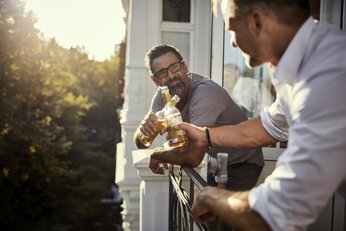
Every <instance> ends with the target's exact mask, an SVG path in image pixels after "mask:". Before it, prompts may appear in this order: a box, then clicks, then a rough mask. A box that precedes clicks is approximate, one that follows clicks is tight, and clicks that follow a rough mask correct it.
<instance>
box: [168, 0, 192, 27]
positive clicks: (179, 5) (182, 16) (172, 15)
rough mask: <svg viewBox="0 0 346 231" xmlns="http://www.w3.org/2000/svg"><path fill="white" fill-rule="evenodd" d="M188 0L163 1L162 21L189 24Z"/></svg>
mask: <svg viewBox="0 0 346 231" xmlns="http://www.w3.org/2000/svg"><path fill="white" fill-rule="evenodd" d="M190 8H191V1H190V0H163V6H162V20H163V21H168V22H190Z"/></svg>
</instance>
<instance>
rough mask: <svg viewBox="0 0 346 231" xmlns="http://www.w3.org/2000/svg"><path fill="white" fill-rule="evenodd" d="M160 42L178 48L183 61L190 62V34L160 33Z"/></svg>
mask: <svg viewBox="0 0 346 231" xmlns="http://www.w3.org/2000/svg"><path fill="white" fill-rule="evenodd" d="M162 42H163V43H166V44H170V45H173V46H175V47H176V48H178V50H179V51H180V52H181V55H182V56H183V58H184V59H186V60H187V61H189V62H190V34H189V33H187V32H172V31H163V32H162Z"/></svg>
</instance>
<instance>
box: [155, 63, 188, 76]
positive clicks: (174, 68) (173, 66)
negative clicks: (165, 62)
mask: <svg viewBox="0 0 346 231" xmlns="http://www.w3.org/2000/svg"><path fill="white" fill-rule="evenodd" d="M182 62H184V60H181V61H178V62H175V63H173V64H171V65H169V66H168V67H167V68H162V69H161V70H158V71H156V72H154V73H153V76H154V77H155V78H157V79H163V78H166V77H167V75H168V70H170V71H171V72H172V73H176V72H178V71H180V70H181V67H182V65H181V64H182Z"/></svg>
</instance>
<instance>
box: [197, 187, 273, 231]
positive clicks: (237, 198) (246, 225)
mask: <svg viewBox="0 0 346 231" xmlns="http://www.w3.org/2000/svg"><path fill="white" fill-rule="evenodd" d="M195 203H196V204H194V207H193V214H194V215H196V214H198V210H199V209H198V208H197V207H198V206H199V207H200V208H202V209H201V210H203V207H204V206H205V207H206V208H208V209H209V210H210V211H211V213H212V214H214V215H215V216H216V217H217V218H218V219H220V220H221V221H223V222H225V223H227V224H228V225H229V226H231V227H233V228H235V229H236V230H256V231H257V230H258V231H262V230H263V231H264V230H266V231H268V230H271V229H270V227H269V226H268V225H267V223H266V222H265V220H263V218H262V217H261V216H260V215H259V214H258V213H257V212H255V211H254V210H252V209H251V208H250V206H249V202H248V191H246V192H232V191H228V190H224V189H220V188H216V187H206V188H205V189H203V190H202V191H201V193H200V194H199V195H198V197H197V201H196V202H195ZM198 203H199V205H198ZM201 210H200V211H201Z"/></svg>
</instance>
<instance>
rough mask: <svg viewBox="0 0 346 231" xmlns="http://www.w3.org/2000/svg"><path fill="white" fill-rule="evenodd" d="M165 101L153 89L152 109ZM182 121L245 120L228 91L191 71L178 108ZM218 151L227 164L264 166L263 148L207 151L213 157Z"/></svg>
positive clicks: (199, 123) (200, 123)
mask: <svg viewBox="0 0 346 231" xmlns="http://www.w3.org/2000/svg"><path fill="white" fill-rule="evenodd" d="M163 106H164V104H163V101H162V96H161V92H160V89H158V90H157V91H156V93H155V94H154V96H153V99H152V102H151V107H150V108H151V110H153V111H158V110H161V109H162V108H163ZM181 115H182V118H183V121H184V122H188V123H191V124H194V125H197V126H207V127H218V126H222V125H230V124H238V123H240V122H242V121H245V120H247V118H246V116H245V114H244V112H243V111H242V110H241V109H240V108H239V106H238V105H237V104H236V103H235V102H234V101H233V100H232V99H231V97H230V96H229V94H228V93H227V91H226V90H225V89H224V88H223V87H221V86H220V85H218V84H217V83H215V82H214V81H212V80H210V79H208V78H206V77H203V76H201V75H198V74H195V73H192V77H191V82H190V89H189V98H188V101H187V103H186V105H185V107H184V108H183V110H182V111H181ZM218 152H227V153H229V157H228V164H236V163H242V162H248V163H254V164H257V165H261V166H263V164H264V161H263V154H262V149H261V148H257V149H234V148H213V150H212V151H211V152H210V153H209V152H208V153H209V154H210V155H211V156H213V157H216V154H217V153H218Z"/></svg>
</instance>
